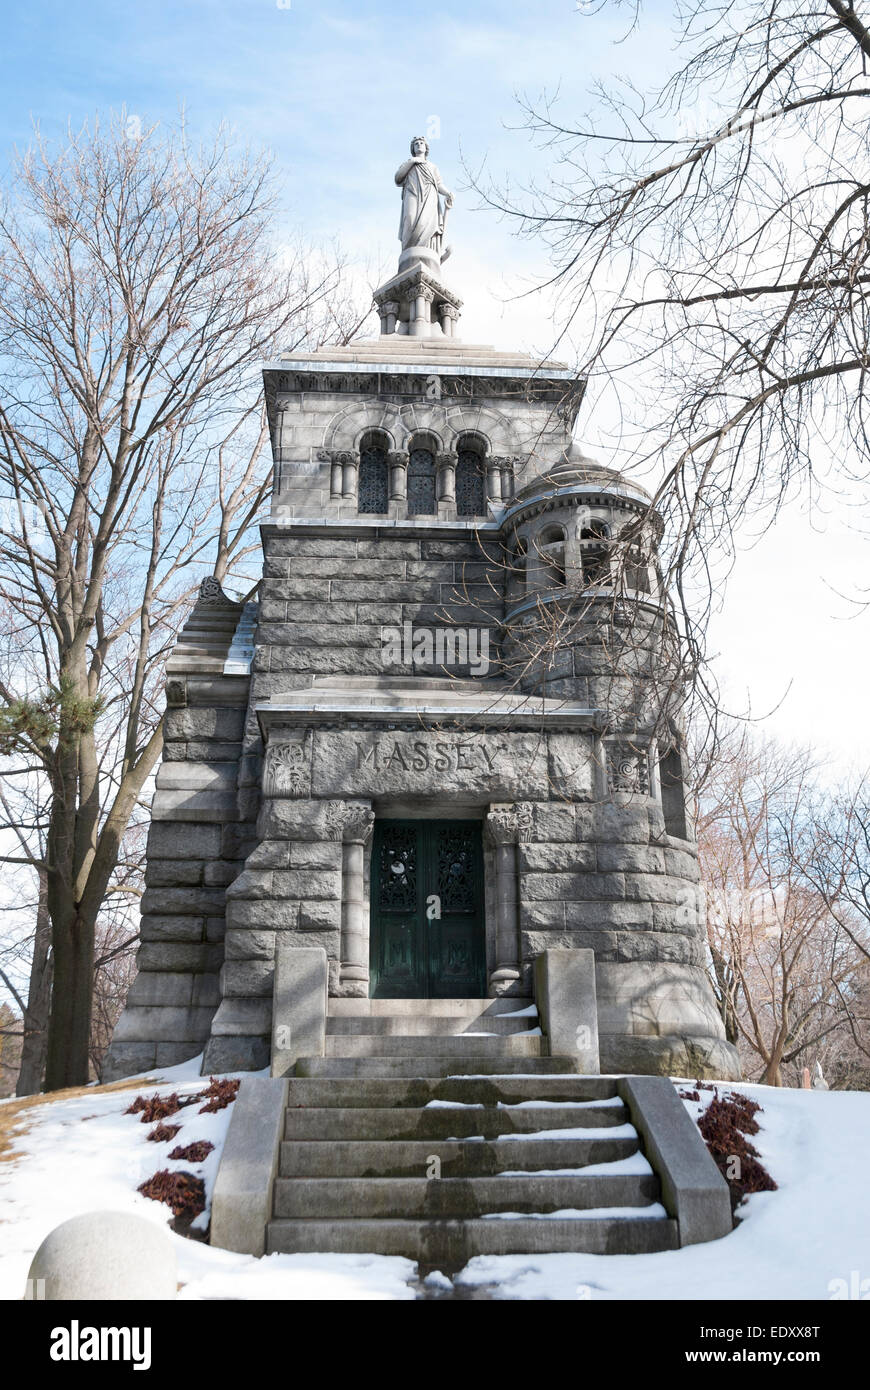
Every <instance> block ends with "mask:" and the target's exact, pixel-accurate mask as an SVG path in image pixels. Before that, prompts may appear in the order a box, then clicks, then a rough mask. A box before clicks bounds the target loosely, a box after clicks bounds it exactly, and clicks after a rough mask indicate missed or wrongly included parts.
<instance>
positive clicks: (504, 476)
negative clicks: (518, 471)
mask: <svg viewBox="0 0 870 1390" xmlns="http://www.w3.org/2000/svg"><path fill="white" fill-rule="evenodd" d="M499 465H500V467H501V499H502V501H503V502H507V501H509V500H510V498H511V497H513V494H514V471H513V459H510V458H500V459H499Z"/></svg>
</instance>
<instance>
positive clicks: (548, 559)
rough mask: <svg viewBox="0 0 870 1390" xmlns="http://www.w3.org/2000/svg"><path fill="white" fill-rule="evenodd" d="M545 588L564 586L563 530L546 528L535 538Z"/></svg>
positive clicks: (562, 528)
mask: <svg viewBox="0 0 870 1390" xmlns="http://www.w3.org/2000/svg"><path fill="white" fill-rule="evenodd" d="M537 550H538V554H539V555H540V557H541V569H542V572H543V579H544V587H545V588H557V587H558V588H564V586H565V528H564V526H547V527H545V528H544V530H543V531H541V532H540V534H539V535H538V538H537Z"/></svg>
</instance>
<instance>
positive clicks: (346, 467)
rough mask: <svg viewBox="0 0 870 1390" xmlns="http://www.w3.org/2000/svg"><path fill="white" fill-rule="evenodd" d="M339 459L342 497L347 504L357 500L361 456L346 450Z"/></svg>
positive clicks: (339, 455)
mask: <svg viewBox="0 0 870 1390" xmlns="http://www.w3.org/2000/svg"><path fill="white" fill-rule="evenodd" d="M337 457H338V460H339V462H340V464H341V496H342V499H343V500H344V501H345V502H350V501H353V500H354V499H355V498H356V482H357V473H358V472H359V454H357V453H353V452H351V451H350V450H349V449H344V450H342V452H341V453H340V454H338V455H337Z"/></svg>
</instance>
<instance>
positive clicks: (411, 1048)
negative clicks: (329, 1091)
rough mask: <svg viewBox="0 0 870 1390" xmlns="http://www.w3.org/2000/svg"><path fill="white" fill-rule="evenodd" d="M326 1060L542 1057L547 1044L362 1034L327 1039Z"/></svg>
mask: <svg viewBox="0 0 870 1390" xmlns="http://www.w3.org/2000/svg"><path fill="white" fill-rule="evenodd" d="M325 1051H326V1057H327V1058H330V1057H337V1058H343V1059H352V1058H354V1057H409V1058H410V1057H433V1056H437V1057H439V1058H442V1059H446V1058H450V1057H467V1056H469V1055H470V1054H472V1053H475V1054H478V1055H479V1056H482V1057H488V1056H491V1055H495V1056H499V1057H541V1056H545V1055H546V1053H545V1051H544V1040H543V1038H541V1037H540V1036H537V1037H535V1036H532V1037H527V1036H521V1037H517V1036H515V1035H513V1036H508V1037H497V1036H492V1035H483V1034H480V1033H477V1034H469V1033H466V1034H464V1035H462V1036H460V1037H449V1038H444V1037H407V1036H404V1037H390V1036H388V1037H378V1036H377V1035H376V1034H361V1035H356V1036H351V1037H343V1036H340V1035H336V1034H327V1036H326V1049H325Z"/></svg>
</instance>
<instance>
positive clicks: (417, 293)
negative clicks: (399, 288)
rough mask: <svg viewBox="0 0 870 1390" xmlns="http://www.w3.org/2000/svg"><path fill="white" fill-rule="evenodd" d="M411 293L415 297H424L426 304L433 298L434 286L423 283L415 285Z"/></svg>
mask: <svg viewBox="0 0 870 1390" xmlns="http://www.w3.org/2000/svg"><path fill="white" fill-rule="evenodd" d="M411 294H412V295H413V296H414V298H415V299H425V300H426V302H427V304H431V303H432V300H433V299H434V298H435V286H434V285H424V284H420V285H415V286H414V288H413V289H412V290H411Z"/></svg>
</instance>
